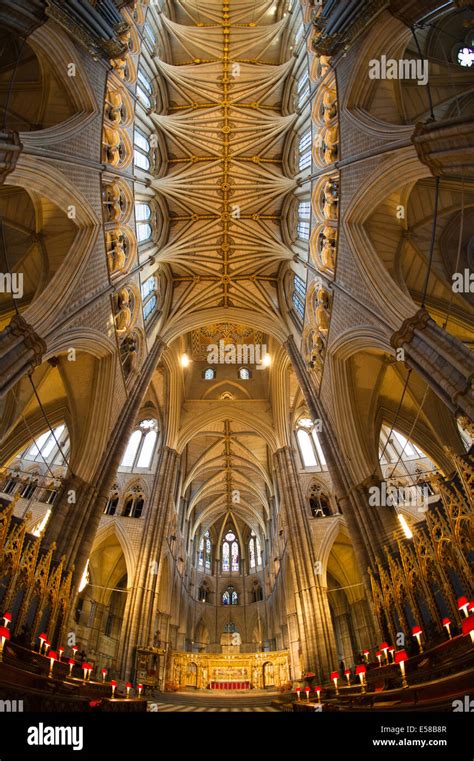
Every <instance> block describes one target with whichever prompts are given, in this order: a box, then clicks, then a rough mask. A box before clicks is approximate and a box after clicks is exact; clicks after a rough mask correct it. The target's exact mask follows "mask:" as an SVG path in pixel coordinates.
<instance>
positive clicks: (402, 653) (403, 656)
mask: <svg viewBox="0 0 474 761" xmlns="http://www.w3.org/2000/svg"><path fill="white" fill-rule="evenodd" d="M407 660H408V655H407V652H406V650H399V651H398V653H395V663H401V662H402V661H407Z"/></svg>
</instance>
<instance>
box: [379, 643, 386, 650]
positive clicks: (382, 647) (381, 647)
mask: <svg viewBox="0 0 474 761" xmlns="http://www.w3.org/2000/svg"><path fill="white" fill-rule="evenodd" d="M380 649H381V650H388V642H382V644H381V645H380Z"/></svg>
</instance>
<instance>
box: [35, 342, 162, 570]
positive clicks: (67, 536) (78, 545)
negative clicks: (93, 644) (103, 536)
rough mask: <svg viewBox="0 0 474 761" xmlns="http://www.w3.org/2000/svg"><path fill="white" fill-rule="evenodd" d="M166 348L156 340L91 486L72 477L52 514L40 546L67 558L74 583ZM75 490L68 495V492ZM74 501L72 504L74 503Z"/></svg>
mask: <svg viewBox="0 0 474 761" xmlns="http://www.w3.org/2000/svg"><path fill="white" fill-rule="evenodd" d="M164 348H165V344H164V343H163V342H162V341H160V340H157V341H156V342H155V344H154V345H153V348H152V350H151V351H150V353H149V355H148V356H147V358H146V359H145V362H144V363H143V366H142V368H141V370H140V374H139V376H138V379H137V381H136V383H135V385H134V387H133V388H132V390H131V392H130V395H129V396H128V398H127V401H126V402H125V404H124V406H123V408H122V410H121V413H120V415H119V417H118V419H117V421H116V423H115V425H114V428H113V430H112V433H111V435H110V438H109V440H108V443H107V447H106V450H105V453H104V459H103V461H102V462H101V463H100V465H99V466H98V468H97V470H96V473H95V475H94V478H93V479H92V483H87V482H85V481H83V480H82V479H80V478H78V476H74V475H71V476H70V477H69V480H68V481H67V482H66V485H65V488H64V489H63V490H62V493H61V495H60V498H59V504H58V506H57V507H58V509H57V511H56V509H55V510H53V514H52V516H51V518H50V520H49V523H48V527H47V529H46V533H45V537H44V540H43V543H44V545H45V546H46V547H49V546H50V544H51V543H52V542H54V541H55V542H56V545H57V548H56V553H55V554H56V556H57V557H60V556H61V555H62V554H64V555H65V556H66V567H67V568H70V567H71V566H72V565H75V582H77V581H78V580H79V579H80V578H81V575H82V573H83V571H84V568H85V566H86V563H87V559H88V558H89V556H90V552H91V549H92V544H93V541H94V537H95V535H96V532H97V528H98V526H99V521H100V518H101V516H102V514H103V512H104V508H105V505H106V502H107V499H108V497H109V493H110V489H111V488H112V485H113V483H114V479H115V477H116V473H117V469H118V467H119V464H120V461H121V459H122V457H123V453H124V451H125V449H126V446H127V443H128V439H129V437H130V435H131V433H132V431H133V426H134V425H135V423H136V416H137V414H138V410H139V409H140V405H141V403H142V400H143V397H144V395H145V393H146V390H147V388H148V385H149V383H150V380H151V377H152V375H153V372H154V371H155V368H156V365H157V363H158V361H159V359H160V356H161V353H162V352H163V350H164ZM68 487H70V489H72V490H73V492H74V490H75V493H73V494H71V493H70V489H68ZM73 499H75V502H74V501H73Z"/></svg>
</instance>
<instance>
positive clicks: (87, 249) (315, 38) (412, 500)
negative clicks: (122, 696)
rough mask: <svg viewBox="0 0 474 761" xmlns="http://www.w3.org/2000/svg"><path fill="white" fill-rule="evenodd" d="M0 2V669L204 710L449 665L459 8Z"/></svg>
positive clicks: (467, 242) (467, 401)
mask: <svg viewBox="0 0 474 761" xmlns="http://www.w3.org/2000/svg"><path fill="white" fill-rule="evenodd" d="M3 5H4V4H3V3H1V2H0V19H1V23H2V24H3V31H2V45H3V48H4V57H3V60H2V64H1V68H0V104H1V112H0V113H1V115H2V118H3V128H2V132H1V134H0V153H1V160H0V183H1V184H0V216H1V225H2V236H1V241H2V242H1V259H2V261H1V270H2V273H1V276H2V284H3V286H2V292H1V293H0V329H1V332H0V357H1V359H0V370H1V375H0V394H1V397H0V415H1V418H0V438H1V450H2V457H1V462H0V466H1V472H0V490H1V491H0V506H1V510H2V512H1V514H0V544H1V547H2V550H3V553H2V560H1V566H2V572H1V577H2V588H1V595H2V603H1V608H2V610H3V611H6V610H8V611H10V612H11V615H12V624H11V640H10V646H11V647H13V646H14V645H15V642H17V643H21V647H23V648H26V649H28V648H29V647H31V646H35V647H36V646H37V641H38V640H37V638H38V635H39V634H40V633H41V632H43V631H44V632H46V634H47V637H48V638H49V640H50V641H51V646H52V648H54V649H57V648H58V647H59V646H60V645H61V644H64V645H65V646H66V645H67V644H71V641H72V640H71V637H72V639H73V640H74V641H75V642H77V646H78V648H79V651H82V653H83V655H84V657H86V658H87V660H88V661H89V662H91V663H92V665H93V669H94V671H93V677H94V678H98V679H100V671H101V669H103V668H105V669H107V673H108V675H109V676H110V677H111V678H115V679H117V680H125V681H126V680H132V682H133V683H136V682H140V683H143V684H144V685H145V686H146V688H148V689H149V690H150V691H152V692H153V691H154V690H155V691H156V690H158V691H161V692H165V691H170V690H185V689H187V688H191V687H192V688H194V689H198V690H201V689H202V690H204V689H205V690H211V691H212V694H214V690H217V689H227V690H232V691H233V692H234V691H236V690H237V689H239V690H257V691H258V690H263V689H270V688H271V690H273V691H277V690H281V691H282V693H285V691H286V692H291V690H292V689H294V686H295V684H298V683H302V680H304V679H305V678H306V679H308V678H312V677H314V678H315V680H316V681H315V683H320V684H322V685H329V686H331V680H330V675H331V673H332V672H334V671H335V670H339V669H342V668H343V667H344V666H345V668H346V669H349V668H351V669H353V667H355V666H356V665H357V664H359V665H360V664H361V662H362V661H361V658H362V656H361V654H362V653H363V652H364V651H368V653H369V655H367V656H366V657H365V660H368V661H369V666H374V665H375V666H380V659H379V663H378V664H377V657H378V656H376V653H377V651H378V649H379V646H380V643H381V642H383V641H386V642H389V643H392V642H393V644H394V645H396V646H397V648H402V647H403V648H404V649H405V650H406V651H407V652H408V655H409V657H416V646H417V641H416V640H413V637H412V629H413V627H414V626H420V627H421V628H422V630H423V638H424V643H425V647H426V648H429V647H439V646H440V643H445V641H446V629H445V625H443V619H446V618H449V619H450V621H451V626H452V629H451V634H453V635H454V634H456V635H459V638H458V639H459V642H460V643H461V644H459V643H458V645H457V647H458V648H460V652H464V651H463V650H462V647H461V645H462V646H463V647H464V645H465V649H466V652H467V649H468V648H467V645H466V642H467V640H469V637H467V639H466V637H465V636H464V635H463V634H462V632H464V630H465V628H466V627H464V629H463V628H462V625H463V620H464V618H465V616H464V613H463V610H462V608H461V609H459V606H458V602H457V601H458V598H462V597H466V598H468V599H470V594H471V592H472V567H471V565H470V560H471V559H472V522H471V509H472V493H473V478H474V475H473V474H474V470H473V460H472V436H473V423H472V419H473V410H474V401H473V395H472V377H473V363H472V353H471V349H472V340H473V338H472V337H473V332H472V328H473V322H472V318H473V295H472V292H473V286H472V278H473V275H472V274H470V273H471V270H472V268H473V266H474V259H473V252H474V247H473V244H474V225H473V221H474V217H473V214H472V209H473V208H474V188H473V184H472V183H473V177H474V175H473V166H474V144H473V140H472V135H473V134H474V132H473V127H474V123H473V122H474V116H473V113H474V112H473V104H474V79H473V77H472V72H471V71H470V68H471V67H472V66H473V60H474V53H473V47H474V26H473V19H474V12H473V10H472V7H471V6H469V4H466V3H465V2H456V1H454V2H451V3H446V2H441V0H424V2H420V3H412V2H409V1H408V0H390V1H388V0H387V2H385V3H378V4H377V3H374V2H373V1H372V0H363V2H360V1H359V2H358V3H353V2H352V0H350V2H347V3H346V5H347V6H350V9H351V12H350V13H348V14H347V13H346V14H345V16H344V18H342V17H341V14H340V13H339V11H338V7H339V6H340V3H339V4H338V3H327V6H328V9H327V11H324V6H325V5H326V3H322V4H321V3H313V2H310V0H304V1H303V2H301V3H298V2H297V0H158V1H157V2H148V1H147V0H133V1H128V2H126V1H120V0H106V1H105V0H103V1H102V2H94V1H93V0H80V1H79V2H77V3H74V4H70V7H68V4H67V3H66V4H64V3H60V2H57V1H56V0H47V2H46V0H45V2H42V1H37V2H31V3H29V2H27V0H25V2H23V3H21V6H19V7H18V10H17V11H15V13H14V14H12V13H10V14H9V13H8V12H7V13H5V12H4V11H3V8H2V6H3ZM376 5H377V8H378V12H377V13H375V12H374V8H375V6H376ZM29 6H31V8H29ZM76 6H77V9H76ZM356 6H357V7H356ZM380 9H381V10H380ZM342 15H344V14H342ZM422 19H424V20H425V21H424V23H423V24H419V23H418V22H420V20H422ZM413 25H414V26H413ZM412 27H413V29H415V30H416V31H415V32H413V29H412ZM383 56H388V57H389V58H393V59H397V60H398V59H404V60H406V61H412V62H415V59H418V58H419V57H422V58H423V60H424V61H425V62H428V65H429V72H430V76H429V78H428V83H427V84H426V83H420V82H419V81H416V79H413V78H411V79H410V78H409V77H407V78H404V79H403V78H400V79H396V78H392V79H390V78H384V77H380V78H372V77H370V76H369V75H368V68H369V59H380V58H381V57H383ZM457 273H461V274H462V278H464V279H463V280H462V282H463V283H464V288H462V287H454V286H453V283H454V282H457V279H456V275H457ZM462 278H461V279H462ZM7 286H8V287H7ZM387 495H388V498H387ZM471 628H472V627H471ZM466 631H467V630H466ZM454 639H455V638H454ZM454 639H453V641H454ZM461 640H462V641H461ZM463 643H464V644H463ZM68 655H69V653H68ZM379 655H380V652H379ZM385 655H386V654H385ZM460 657H461V656H460ZM341 662H343V664H342V665H341ZM392 671H393V670H392ZM392 671H390V668H389V667H388V666H387V673H392ZM353 673H354V674H355V671H354V670H353ZM308 675H310V676H308ZM395 676H396V677H397V679H398V671H397V673H396V675H395ZM343 678H344V677H343ZM349 681H350V679H349ZM120 683H122V682H121V681H120ZM387 684H388V682H387Z"/></svg>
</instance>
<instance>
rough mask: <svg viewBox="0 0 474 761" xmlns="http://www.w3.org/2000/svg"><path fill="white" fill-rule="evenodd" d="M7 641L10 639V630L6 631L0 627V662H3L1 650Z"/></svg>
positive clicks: (3, 627) (5, 628) (4, 627)
mask: <svg viewBox="0 0 474 761" xmlns="http://www.w3.org/2000/svg"><path fill="white" fill-rule="evenodd" d="M7 639H10V629H7V627H6V626H0V661H3V648H4V647H5V642H6V641H7Z"/></svg>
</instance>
